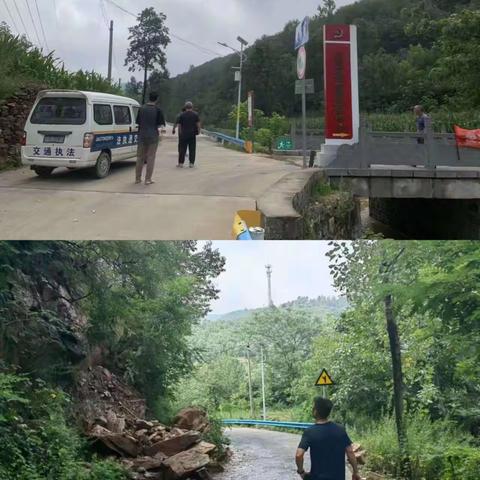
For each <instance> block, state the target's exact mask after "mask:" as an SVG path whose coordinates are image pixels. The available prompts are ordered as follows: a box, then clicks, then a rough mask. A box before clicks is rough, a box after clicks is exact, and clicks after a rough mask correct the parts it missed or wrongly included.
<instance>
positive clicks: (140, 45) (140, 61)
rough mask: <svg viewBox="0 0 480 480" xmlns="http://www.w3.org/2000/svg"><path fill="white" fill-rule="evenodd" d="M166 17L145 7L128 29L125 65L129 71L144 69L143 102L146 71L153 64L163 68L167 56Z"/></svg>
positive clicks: (168, 39)
mask: <svg viewBox="0 0 480 480" xmlns="http://www.w3.org/2000/svg"><path fill="white" fill-rule="evenodd" d="M166 19H167V17H166V15H165V14H163V13H157V12H156V11H155V9H154V8H152V7H151V8H146V9H145V10H143V12H142V13H141V14H140V15H139V16H138V19H137V21H138V24H137V25H135V26H134V27H131V28H130V29H129V31H130V36H129V37H128V39H129V40H130V47H129V49H128V51H127V58H126V59H125V66H127V65H128V66H129V68H128V70H129V71H130V72H135V71H136V69H137V68H138V69H141V70H143V71H144V82H143V102H145V97H146V93H147V82H148V72H149V71H150V70H151V69H153V68H154V67H155V66H158V67H159V68H160V69H161V70H164V69H165V65H166V63H167V58H166V54H165V48H166V47H167V45H168V44H169V43H170V37H169V30H168V28H167V27H166V25H165V21H166Z"/></svg>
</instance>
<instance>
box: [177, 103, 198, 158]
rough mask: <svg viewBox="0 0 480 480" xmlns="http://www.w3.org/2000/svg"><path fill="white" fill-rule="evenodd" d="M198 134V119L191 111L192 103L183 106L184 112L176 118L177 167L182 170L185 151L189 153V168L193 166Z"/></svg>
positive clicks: (196, 114) (195, 113)
mask: <svg viewBox="0 0 480 480" xmlns="http://www.w3.org/2000/svg"><path fill="white" fill-rule="evenodd" d="M199 134H200V117H199V115H198V113H197V112H195V111H194V110H193V103H192V102H187V103H186V104H185V112H184V113H182V114H181V115H180V117H179V118H178V136H179V142H180V143H179V155H178V167H179V168H183V166H184V164H185V157H186V155H187V150H188V152H189V160H190V168H193V167H194V166H195V159H196V154H197V135H199Z"/></svg>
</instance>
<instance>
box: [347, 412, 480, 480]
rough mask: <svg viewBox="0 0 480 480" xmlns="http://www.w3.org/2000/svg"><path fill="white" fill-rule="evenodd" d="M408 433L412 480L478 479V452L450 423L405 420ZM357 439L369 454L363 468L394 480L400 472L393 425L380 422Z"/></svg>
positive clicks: (415, 418)
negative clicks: (429, 479) (428, 479)
mask: <svg viewBox="0 0 480 480" xmlns="http://www.w3.org/2000/svg"><path fill="white" fill-rule="evenodd" d="M407 432H408V445H409V453H410V456H411V460H412V474H411V477H410V478H411V480H421V479H426V478H438V479H440V480H453V479H455V478H462V479H466V480H470V479H471V480H474V479H475V478H477V476H478V471H479V469H480V452H479V450H478V448H475V447H474V446H473V445H472V444H471V442H469V439H468V437H467V436H466V435H465V434H464V433H462V432H461V431H459V430H458V429H457V428H456V427H455V426H454V425H453V424H452V423H451V422H450V421H436V422H432V421H431V420H429V419H428V418H426V417H424V416H422V415H414V416H412V417H411V418H409V419H408V426H407ZM356 435H358V436H357V438H358V440H359V441H361V443H362V445H363V446H364V447H365V448H366V449H367V450H368V452H369V453H368V455H367V457H366V458H367V465H366V467H367V468H368V469H369V470H372V471H375V472H382V473H386V474H389V475H392V476H393V477H394V478H396V476H397V475H398V474H399V472H400V465H399V458H400V453H399V451H398V448H397V446H396V445H397V443H396V439H395V436H396V433H395V421H394V420H393V419H392V418H389V417H386V418H383V419H382V420H381V421H380V422H378V423H376V424H372V425H370V426H369V427H368V428H366V429H364V430H363V431H361V432H358V433H357V434H356Z"/></svg>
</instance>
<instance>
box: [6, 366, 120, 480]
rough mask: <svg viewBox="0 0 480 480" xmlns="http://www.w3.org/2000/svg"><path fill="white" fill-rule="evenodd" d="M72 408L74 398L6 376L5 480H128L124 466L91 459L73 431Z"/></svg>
mask: <svg viewBox="0 0 480 480" xmlns="http://www.w3.org/2000/svg"><path fill="white" fill-rule="evenodd" d="M67 406H68V397H66V396H65V394H64V393H63V392H62V391H60V390H57V389H52V388H48V387H47V386H46V385H45V384H44V383H43V382H42V381H39V380H36V381H31V380H29V379H28V378H27V377H20V376H18V375H15V374H12V373H0V437H1V438H2V449H1V450H0V478H8V479H11V480H27V479H28V480H43V479H47V480H122V479H126V478H127V474H126V472H124V470H123V469H122V468H121V467H120V466H119V465H118V464H114V463H112V462H104V461H100V460H97V459H95V458H93V459H88V458H87V457H86V455H85V445H84V444H83V441H82V440H81V439H80V437H79V436H78V434H77V433H76V432H75V431H74V430H73V429H72V428H70V427H68V426H67V416H66V408H67ZM87 460H90V463H87Z"/></svg>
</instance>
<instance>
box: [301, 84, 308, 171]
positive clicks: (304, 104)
mask: <svg viewBox="0 0 480 480" xmlns="http://www.w3.org/2000/svg"><path fill="white" fill-rule="evenodd" d="M302 138H303V168H307V93H306V88H305V82H304V84H303V92H302Z"/></svg>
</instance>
